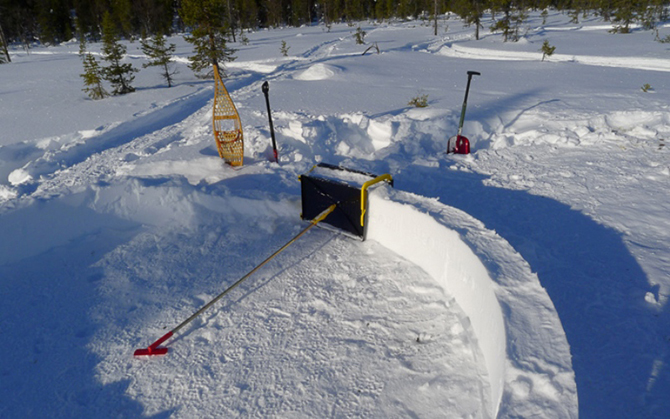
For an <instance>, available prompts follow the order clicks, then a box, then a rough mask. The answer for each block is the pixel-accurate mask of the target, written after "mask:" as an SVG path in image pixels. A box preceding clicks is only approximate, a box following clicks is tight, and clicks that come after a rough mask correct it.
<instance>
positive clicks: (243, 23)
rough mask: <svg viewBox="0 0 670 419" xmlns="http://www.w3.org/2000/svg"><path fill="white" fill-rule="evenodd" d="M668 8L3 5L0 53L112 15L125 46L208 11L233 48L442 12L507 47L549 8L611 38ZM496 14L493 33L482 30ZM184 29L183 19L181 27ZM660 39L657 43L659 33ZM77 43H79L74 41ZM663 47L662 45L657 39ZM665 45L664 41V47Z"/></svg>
mask: <svg viewBox="0 0 670 419" xmlns="http://www.w3.org/2000/svg"><path fill="white" fill-rule="evenodd" d="M669 3H670V0H553V1H552V0H135V1H131V0H0V46H1V47H3V48H4V50H5V51H4V52H5V53H6V47H7V45H9V44H16V43H20V44H22V45H23V46H24V48H25V49H28V48H30V46H31V44H33V43H35V42H38V43H41V44H43V45H51V44H54V45H56V44H59V43H61V42H65V41H69V40H71V39H73V38H79V37H81V35H85V36H86V38H87V39H88V41H90V42H97V41H99V40H100V39H101V36H102V33H103V18H104V16H105V14H106V13H109V15H110V16H111V19H112V21H113V23H114V24H115V25H116V26H117V28H118V31H119V33H120V35H121V36H122V37H123V38H125V39H129V40H133V39H135V38H142V39H144V38H146V37H148V36H153V35H157V34H163V35H171V34H173V33H181V32H188V31H189V30H190V29H191V28H189V27H188V25H186V24H185V23H184V22H185V19H184V14H185V13H186V12H187V10H189V9H191V10H193V8H195V9H197V10H203V11H210V10H211V11H212V16H216V19H217V20H220V21H219V22H218V24H219V25H220V27H222V28H224V31H225V32H226V34H227V36H228V37H229V38H230V39H231V40H232V41H235V42H236V41H237V40H238V39H239V40H241V41H244V38H245V36H244V32H245V31H247V30H254V29H257V28H262V27H279V26H299V25H305V24H314V23H321V24H324V25H325V26H326V27H330V24H331V23H333V22H342V21H348V22H353V21H356V20H362V19H376V20H385V19H405V18H415V19H424V20H425V21H427V22H430V21H431V20H433V21H434V22H435V25H434V26H435V31H437V19H438V16H440V15H443V14H444V13H446V12H450V11H451V12H454V13H456V14H458V15H459V16H460V17H461V18H462V19H463V20H464V21H465V22H466V23H468V24H470V25H473V26H474V27H475V28H476V37H477V39H478V38H479V30H480V29H490V30H492V31H502V32H503V35H504V38H505V40H509V41H515V40H517V39H518V38H519V36H520V35H523V34H520V33H519V31H520V28H521V26H522V24H523V22H524V20H525V19H526V18H527V13H528V11H529V10H546V9H547V8H554V9H557V10H563V11H565V12H566V13H568V14H570V16H571V18H572V20H573V21H575V22H578V21H579V19H580V18H584V17H586V16H592V15H597V16H600V17H601V18H602V19H603V21H606V22H612V32H613V33H627V32H630V31H631V30H632V29H633V28H643V29H646V30H652V31H653V30H655V26H656V24H657V23H658V22H661V21H664V20H666V19H667V17H668V12H667V9H668V7H667V6H668V4H669ZM484 13H491V14H493V17H494V21H495V23H494V24H493V26H492V27H490V28H484V27H483V26H482V24H481V21H482V19H481V18H482V16H483V14H484ZM186 21H188V19H186ZM656 33H657V38H658V32H656ZM77 35H79V36H77ZM657 40H659V41H663V40H661V39H657ZM666 41H667V40H666Z"/></svg>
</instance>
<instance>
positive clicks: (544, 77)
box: [0, 12, 670, 418]
mask: <svg viewBox="0 0 670 419" xmlns="http://www.w3.org/2000/svg"><path fill="white" fill-rule="evenodd" d="M360 26H361V28H362V29H363V30H365V31H366V33H367V34H366V37H365V41H366V45H356V43H355V41H354V37H353V33H354V32H355V30H356V27H357V26H349V25H347V24H339V25H333V26H332V28H331V30H330V31H328V30H327V29H326V28H325V27H324V26H322V25H321V26H312V27H301V28H286V29H272V30H259V31H257V32H253V33H249V34H247V36H248V38H249V43H248V44H247V45H243V44H241V43H231V44H230V46H231V47H233V48H236V49H237V50H238V51H237V53H236V56H237V59H236V61H234V62H233V63H229V64H228V65H227V66H226V67H227V71H228V73H229V78H228V79H226V80H225V83H226V86H227V88H228V90H229V92H230V94H231V97H232V98H233V100H234V101H235V103H236V105H237V107H238V110H239V113H240V116H241V119H242V123H243V126H244V139H245V162H244V166H243V167H242V168H236V169H234V168H232V167H230V166H227V165H225V164H224V163H223V162H222V160H221V159H220V158H219V157H218V154H217V152H216V148H215V144H214V139H213V135H212V132H211V108H212V96H213V90H214V89H213V82H211V81H203V80H199V79H196V78H195V77H194V76H193V74H192V73H191V71H190V70H189V69H188V68H187V67H186V64H187V57H188V55H190V53H191V52H190V51H191V50H190V46H189V45H188V44H186V43H185V42H184V41H183V39H182V38H181V37H178V36H175V37H173V38H171V42H174V43H177V44H178V50H177V51H178V52H177V56H176V65H177V66H178V68H179V71H180V72H179V74H177V76H176V85H175V86H174V87H172V88H167V87H166V85H165V84H164V83H163V81H162V79H161V77H160V75H159V71H158V70H157V69H156V68H148V69H143V70H142V71H141V72H139V73H137V75H136V79H135V81H134V83H133V85H134V87H136V88H137V91H136V92H134V93H132V94H128V95H125V96H119V97H110V98H106V99H104V100H99V101H92V100H90V99H88V98H87V97H86V95H85V93H83V92H82V91H81V89H82V87H83V83H82V79H81V78H80V77H79V74H80V73H82V72H83V66H82V64H81V59H80V58H79V56H78V55H77V51H78V43H77V42H76V41H73V42H72V43H69V44H65V45H61V46H58V47H41V46H36V47H34V48H33V49H31V50H30V51H29V53H26V52H25V51H24V50H22V49H20V48H19V47H18V46H17V47H15V48H14V49H12V50H11V55H12V63H11V64H6V65H1V66H0V417H2V418H4V417H7V418H19V417H21V418H23V417H93V416H98V417H138V416H156V417H172V416H174V417H234V416H252V417H353V416H364V417H436V418H437V417H439V418H442V417H459V418H461V417H462V418H487V417H492V416H496V415H497V416H498V417H531V416H532V417H557V418H563V417H576V416H581V417H584V418H635V417H639V418H656V417H657V418H662V417H668V415H670V369H669V368H670V365H669V363H670V310H669V309H668V297H669V296H670V244H669V243H670V197H669V196H668V194H669V192H668V191H670V160H669V157H668V153H669V151H668V149H667V148H668V146H667V145H666V144H667V140H668V139H669V137H670V44H662V43H658V42H656V41H654V36H653V34H652V33H651V32H650V31H642V30H635V31H633V33H632V34H627V35H613V34H610V33H608V32H607V30H608V29H609V28H610V26H608V25H606V24H604V23H603V22H601V21H598V20H597V19H594V18H589V19H585V20H583V21H581V22H580V23H579V24H574V23H569V18H568V17H567V16H565V15H562V14H560V13H558V12H552V13H550V16H549V19H548V20H547V22H546V23H545V24H542V20H541V18H540V17H539V15H538V14H534V15H532V17H531V18H530V19H529V20H528V21H527V22H526V24H525V25H524V28H523V33H524V36H523V37H522V38H521V40H520V41H519V42H516V43H511V42H508V43H503V42H502V39H501V36H500V35H499V34H491V33H490V32H489V31H488V29H484V30H482V36H481V38H482V39H481V40H479V41H476V40H475V39H474V29H473V28H471V27H464V26H463V25H462V23H461V22H460V21H459V20H457V19H456V18H455V17H451V18H448V17H445V18H444V19H443V20H441V21H440V30H439V34H438V35H437V36H433V35H432V30H433V29H432V27H431V26H430V25H427V24H425V23H422V22H421V21H409V22H391V23H387V22H384V23H373V22H361V23H360ZM486 26H488V24H487V25H486ZM668 34H670V27H668V26H665V25H664V26H661V27H660V35H661V37H665V36H666V35H668ZM544 40H548V41H549V42H550V44H551V45H554V46H556V52H555V54H554V55H553V56H551V57H549V58H548V59H546V60H545V61H544V62H542V61H541V58H542V54H541V53H540V52H539V50H540V47H541V45H542V43H543V41H544ZM282 41H286V44H287V45H288V46H289V48H290V49H289V53H288V57H284V56H282V54H281V52H280V47H281V42H282ZM375 43H376V44H377V45H378V47H379V49H380V53H379V54H377V53H376V51H374V50H371V51H369V52H368V53H367V54H365V55H362V53H363V51H365V50H366V49H367V47H369V46H370V45H372V44H375ZM127 45H128V58H127V59H128V60H129V61H130V62H132V63H133V65H134V66H135V67H137V68H141V64H142V63H143V62H144V61H145V58H144V57H143V55H142V53H141V49H140V45H139V42H133V43H128V44H127ZM89 48H90V50H92V51H94V52H96V51H99V49H100V45H99V44H92V45H89ZM468 70H475V71H479V72H481V73H482V75H481V76H480V77H475V78H474V79H473V80H472V85H471V91H470V96H469V99H468V111H467V117H466V123H465V126H464V132H463V133H464V135H466V136H467V137H468V138H469V139H470V141H471V146H472V154H471V155H468V156H462V155H460V156H454V155H446V154H444V151H445V150H446V145H447V140H448V138H449V137H450V136H452V135H454V134H455V133H456V130H457V126H458V120H459V116H460V111H461V104H462V101H463V94H464V91H465V83H466V80H467V77H466V72H467V71H468ZM264 81H268V82H269V83H270V102H271V106H272V111H273V120H274V126H275V130H276V133H277V142H278V144H279V155H280V160H281V161H280V164H279V165H277V164H276V163H273V162H270V161H269V158H270V157H271V155H272V152H271V140H270V134H269V126H268V116H267V112H266V109H265V99H264V96H263V94H262V92H261V84H262V83H263V82H264ZM647 83H648V84H649V85H651V87H652V88H653V89H652V90H651V91H649V92H643V91H642V90H641V87H642V86H643V85H644V84H647ZM420 95H428V102H429V106H428V107H426V108H413V107H410V106H408V102H409V101H410V99H412V98H413V97H416V96H420ZM322 161H323V162H327V163H331V164H340V165H342V166H345V167H350V168H354V169H358V170H365V171H369V172H373V173H378V174H381V173H390V174H391V175H392V176H393V178H394V180H395V188H394V189H393V190H388V189H390V188H385V187H380V188H379V189H378V190H375V191H374V192H373V195H374V197H373V198H374V200H375V201H373V202H372V204H371V207H370V213H369V219H370V229H371V230H373V231H372V232H371V237H370V239H369V240H366V241H357V240H354V239H351V238H350V237H347V236H344V235H339V234H337V233H334V232H332V231H331V230H328V229H321V228H315V229H312V230H311V231H310V232H309V233H308V234H306V235H305V236H304V238H301V239H300V240H299V241H298V242H296V243H295V244H294V245H293V246H292V247H290V248H289V250H287V251H286V252H285V253H282V254H281V255H280V256H278V257H277V258H276V259H275V260H274V261H272V262H271V263H269V264H268V265H267V266H266V267H264V268H263V269H262V270H261V271H259V272H258V273H257V274H256V275H255V276H253V277H251V278H250V279H249V280H247V281H246V282H244V283H243V284H242V285H241V286H240V287H239V288H237V289H236V290H234V291H233V292H232V293H231V294H229V295H228V296H226V298H225V299H223V300H222V301H221V302H219V303H218V304H217V305H216V306H214V307H213V308H212V309H210V310H209V311H208V312H206V313H205V314H203V316H201V317H200V318H199V319H197V320H195V321H194V322H193V323H192V324H190V325H189V326H188V327H186V328H185V329H184V330H182V331H181V332H179V333H178V334H177V335H176V336H175V337H174V338H172V339H171V340H169V341H168V342H166V344H165V345H166V346H167V347H169V348H170V352H169V353H168V354H167V355H165V356H162V357H147V358H141V359H140V358H134V357H133V356H132V354H133V351H134V350H135V349H137V348H144V347H146V346H147V345H149V344H151V343H152V342H153V341H154V340H156V339H157V338H159V337H160V336H162V335H163V334H165V333H166V332H167V331H169V330H171V329H172V328H173V327H175V326H176V325H177V324H179V323H180V322H181V321H182V320H184V319H186V318H187V317H188V316H190V315H191V314H192V313H193V312H195V311H196V310H197V309H199V308H200V307H201V306H203V305H204V304H205V303H206V302H208V301H209V300H210V299H211V298H213V297H215V296H216V295H217V294H219V293H220V292H221V291H223V290H224V289H225V288H226V287H227V286H229V285H231V284H232V283H234V282H235V281H236V280H237V279H238V278H240V277H241V276H243V275H244V274H245V273H247V272H248V271H249V270H251V269H252V268H253V267H254V266H255V265H256V264H257V263H259V262H261V261H262V260H263V259H265V258H266V257H267V256H269V255H270V254H271V253H273V252H274V251H275V250H277V249H278V248H279V247H281V246H282V245H283V244H284V243H286V242H287V241H288V240H290V239H291V238H292V237H293V236H295V235H296V234H297V233H298V232H299V231H301V230H302V229H303V228H305V227H306V226H307V225H308V223H307V222H306V221H302V220H300V186H299V182H298V175H300V174H302V173H305V172H307V171H308V170H309V169H310V168H311V167H312V166H313V165H314V164H316V163H318V162H322ZM371 199H372V198H371ZM375 203H376V206H375ZM375 208H377V212H376V213H375ZM408 208H409V209H408ZM402 211H411V212H409V213H408V212H402ZM393 214H396V216H394V215H393ZM399 214H410V215H407V216H405V215H399ZM422 226H424V227H425V228H423V227H422ZM422 228H423V229H422ZM396 229H397V230H396ZM401 232H403V233H401ZM394 234H396V235H395V236H394ZM445 237H447V239H444V238H445ZM443 239H444V240H446V242H444V243H446V245H445V246H446V247H445V246H442V245H440V246H438V247H437V251H435V253H422V250H420V249H424V248H430V247H431V246H433V249H434V250H435V248H434V247H435V246H434V245H435V243H443V242H442V241H440V240H443ZM451 245H454V246H455V247H454V249H456V250H457V251H458V252H460V253H450V250H449V249H451V247H449V246H451ZM457 245H458V246H460V247H458V246H457ZM463 249H465V250H463ZM456 250H454V251H456ZM439 251H443V253H439ZM455 255H457V256H455ZM461 256H462V257H461ZM466 260H467V262H466ZM434 264H442V265H444V266H446V268H445V269H447V271H448V272H451V273H454V272H459V275H452V276H450V275H446V276H445V277H442V278H441V279H440V278H437V275H435V274H434V273H433V272H434V271H433V270H432V267H433V265H434ZM445 278H446V279H445ZM473 278H475V279H473ZM476 278H484V279H485V281H484V282H485V284H484V285H485V288H486V290H487V292H490V295H491V296H493V298H494V300H493V303H492V304H489V303H487V304H483V305H482V304H480V305H478V304H477V302H478V301H479V300H477V298H478V292H477V293H474V294H473V295H475V297H472V298H470V297H467V295H469V294H468V292H471V293H472V291H471V290H470V291H468V290H467V288H468V287H467V286H466V287H461V288H459V286H457V285H454V284H456V283H458V281H460V280H462V282H463V284H469V285H472V286H473V287H474V286H475V285H476V284H482V282H477V281H479V279H476ZM469 281H472V282H469ZM473 284H475V285H473ZM473 289H474V288H473ZM464 295H465V296H466V297H463V296H464ZM496 300H497V301H496ZM495 316H498V317H499V318H500V323H495V321H494V320H495V318H493V317H495ZM489 317H490V318H489ZM489 320H490V322H489ZM499 337H502V338H501V339H502V340H500V339H498V338H499ZM494 355H500V356H499V357H498V358H496V357H495V356H494Z"/></svg>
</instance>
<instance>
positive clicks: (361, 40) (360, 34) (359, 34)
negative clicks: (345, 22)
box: [354, 26, 367, 45]
mask: <svg viewBox="0 0 670 419" xmlns="http://www.w3.org/2000/svg"><path fill="white" fill-rule="evenodd" d="M366 34H367V32H365V31H364V30H363V29H361V27H360V26H359V27H358V28H357V29H356V32H355V33H354V38H355V39H356V44H358V45H364V44H365V35H366Z"/></svg>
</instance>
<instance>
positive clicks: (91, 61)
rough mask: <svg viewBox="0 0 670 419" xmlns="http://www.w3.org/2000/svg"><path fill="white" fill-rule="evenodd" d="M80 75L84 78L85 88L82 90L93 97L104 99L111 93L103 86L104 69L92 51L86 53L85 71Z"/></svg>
mask: <svg viewBox="0 0 670 419" xmlns="http://www.w3.org/2000/svg"><path fill="white" fill-rule="evenodd" d="M80 76H81V77H82V78H83V79H84V88H83V89H82V90H83V91H84V92H86V94H88V96H89V97H90V98H91V99H94V100H96V99H102V98H104V97H106V96H108V95H109V93H107V91H106V90H105V89H104V87H103V86H102V80H103V77H102V69H101V68H100V66H99V65H98V61H97V60H96V59H95V57H94V56H93V54H91V53H90V52H89V53H87V54H85V55H84V73H83V74H80Z"/></svg>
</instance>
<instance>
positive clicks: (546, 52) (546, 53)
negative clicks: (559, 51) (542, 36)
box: [540, 40, 556, 61]
mask: <svg viewBox="0 0 670 419" xmlns="http://www.w3.org/2000/svg"><path fill="white" fill-rule="evenodd" d="M555 50H556V47H553V46H551V45H549V41H547V40H545V41H544V43H543V44H542V48H540V51H541V52H542V61H544V59H545V58H546V57H551V55H552V54H553V53H554V51H555Z"/></svg>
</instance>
